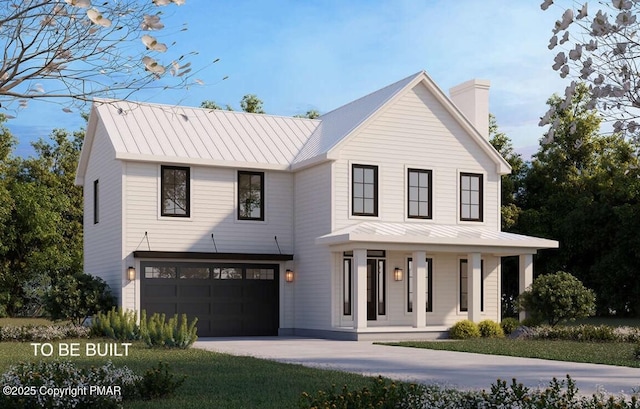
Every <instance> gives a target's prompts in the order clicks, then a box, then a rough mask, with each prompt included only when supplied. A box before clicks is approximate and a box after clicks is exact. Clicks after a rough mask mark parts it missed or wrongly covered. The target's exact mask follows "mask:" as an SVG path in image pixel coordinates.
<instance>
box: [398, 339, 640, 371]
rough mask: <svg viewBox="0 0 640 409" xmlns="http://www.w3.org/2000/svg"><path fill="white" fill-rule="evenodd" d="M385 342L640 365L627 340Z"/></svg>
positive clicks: (531, 356)
mask: <svg viewBox="0 0 640 409" xmlns="http://www.w3.org/2000/svg"><path fill="white" fill-rule="evenodd" d="M386 345H395V346H403V347H414V348H427V349H437V350H445V351H459V352H475V353H478V354H489V355H507V356H519V357H525V358H542V359H550V360H554V361H568V362H586V363H594V364H607V365H617V366H629V367H633V368H640V360H635V359H634V358H633V349H634V344H632V343H627V342H577V341H560V340H554V341H549V340H513V339H508V338H475V339H467V340H456V341H453V340H452V341H406V342H394V343H387V344H386Z"/></svg>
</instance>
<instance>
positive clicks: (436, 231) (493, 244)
mask: <svg viewBox="0 0 640 409" xmlns="http://www.w3.org/2000/svg"><path fill="white" fill-rule="evenodd" d="M316 243H317V244H326V245H330V246H337V245H349V244H351V245H354V244H357V243H363V244H367V243H371V244H374V243H375V244H382V243H385V244H388V245H398V244H400V245H406V246H411V247H412V248H415V247H416V245H422V246H425V245H426V246H434V247H435V246H438V247H441V248H442V249H443V250H444V249H446V251H455V250H456V248H458V247H459V248H460V250H461V251H462V250H464V251H466V249H467V248H469V247H482V248H491V249H493V250H492V251H494V252H501V251H503V250H504V252H505V253H513V252H517V251H518V250H522V251H526V252H533V253H535V252H536V251H537V250H540V249H548V248H558V246H559V243H558V242H557V241H556V240H549V239H542V238H539V237H532V236H525V235H521V234H514V233H507V232H502V231H496V230H492V229H488V228H483V227H481V226H468V225H442V224H423V223H420V224H418V223H389V222H361V223H356V224H353V225H351V226H348V227H345V228H343V229H339V230H336V231H333V232H331V233H329V234H325V235H323V236H320V237H318V238H316Z"/></svg>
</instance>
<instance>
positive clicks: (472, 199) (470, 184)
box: [460, 173, 483, 222]
mask: <svg viewBox="0 0 640 409" xmlns="http://www.w3.org/2000/svg"><path fill="white" fill-rule="evenodd" d="M482 189H483V187H482V175H481V174H478V173H460V220H463V221H474V222H481V221H482V216H483V215H482V212H483V204H482V196H483V192H482Z"/></svg>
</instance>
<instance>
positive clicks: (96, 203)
mask: <svg viewBox="0 0 640 409" xmlns="http://www.w3.org/2000/svg"><path fill="white" fill-rule="evenodd" d="M99 222H100V181H99V180H98V179H96V180H94V181H93V224H98V223H99Z"/></svg>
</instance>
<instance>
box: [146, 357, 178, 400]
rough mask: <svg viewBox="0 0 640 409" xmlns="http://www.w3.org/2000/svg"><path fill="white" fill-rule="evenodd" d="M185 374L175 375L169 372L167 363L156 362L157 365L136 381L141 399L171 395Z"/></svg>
mask: <svg viewBox="0 0 640 409" xmlns="http://www.w3.org/2000/svg"><path fill="white" fill-rule="evenodd" d="M185 379H186V376H182V377H176V376H175V375H174V374H172V373H170V372H169V365H168V364H167V363H164V362H158V366H157V367H153V368H150V369H148V370H147V371H146V372H145V374H144V376H142V378H140V379H138V380H137V381H136V386H137V388H138V392H139V394H140V396H141V397H142V398H143V399H147V400H150V399H157V398H164V397H168V396H171V395H173V393H174V392H175V390H176V389H178V388H179V387H180V386H182V384H183V383H184V380H185Z"/></svg>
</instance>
